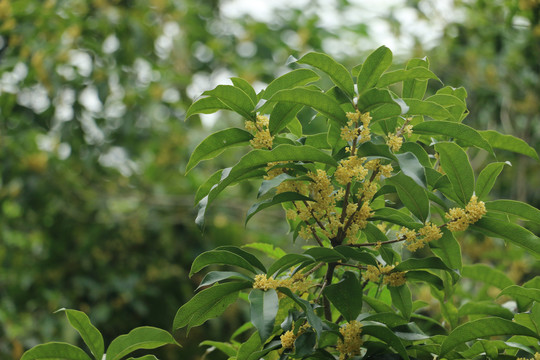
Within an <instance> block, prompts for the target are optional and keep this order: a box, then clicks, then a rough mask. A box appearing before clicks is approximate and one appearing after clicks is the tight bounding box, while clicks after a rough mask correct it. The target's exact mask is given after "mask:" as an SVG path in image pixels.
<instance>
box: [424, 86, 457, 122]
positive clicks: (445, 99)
mask: <svg viewBox="0 0 540 360" xmlns="http://www.w3.org/2000/svg"><path fill="white" fill-rule="evenodd" d="M426 101H431V102H434V103H437V104H439V105H441V106H443V107H444V108H445V109H446V110H448V112H450V114H452V120H453V121H454V122H457V123H459V122H461V120H462V119H463V118H464V113H465V112H466V111H467V105H466V104H465V103H464V102H463V101H462V100H461V99H459V98H458V97H456V96H454V95H450V94H441V93H437V94H436V95H433V96H430V97H428V98H427V99H426Z"/></svg>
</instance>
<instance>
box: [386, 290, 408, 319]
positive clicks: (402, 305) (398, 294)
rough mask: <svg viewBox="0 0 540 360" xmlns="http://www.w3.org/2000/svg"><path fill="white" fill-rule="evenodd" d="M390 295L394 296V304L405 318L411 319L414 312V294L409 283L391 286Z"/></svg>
mask: <svg viewBox="0 0 540 360" xmlns="http://www.w3.org/2000/svg"><path fill="white" fill-rule="evenodd" d="M388 290H390V295H391V296H392V305H394V306H395V307H396V308H397V309H398V310H399V311H400V312H401V315H402V316H403V318H405V319H407V320H408V319H410V317H411V312H412V294H411V290H410V289H409V287H408V286H407V284H404V285H401V286H389V287H388Z"/></svg>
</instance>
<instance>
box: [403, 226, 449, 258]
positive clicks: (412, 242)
mask: <svg viewBox="0 0 540 360" xmlns="http://www.w3.org/2000/svg"><path fill="white" fill-rule="evenodd" d="M418 235H420V236H421V238H420V237H418V236H417V235H416V232H415V231H414V230H409V229H407V228H405V227H403V228H401V231H400V232H399V236H400V237H401V236H403V237H405V242H406V243H407V249H409V251H416V250H418V249H421V248H423V247H424V245H425V244H427V243H428V242H430V241H433V240H438V239H440V238H441V237H442V233H441V230H440V229H439V227H438V226H437V225H435V224H432V223H429V222H428V223H427V224H426V225H425V226H424V227H423V228H421V229H420V230H418Z"/></svg>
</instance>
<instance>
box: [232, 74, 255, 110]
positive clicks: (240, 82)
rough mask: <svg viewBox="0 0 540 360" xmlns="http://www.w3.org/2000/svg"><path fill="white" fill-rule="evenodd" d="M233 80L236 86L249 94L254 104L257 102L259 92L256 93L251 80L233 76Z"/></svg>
mask: <svg viewBox="0 0 540 360" xmlns="http://www.w3.org/2000/svg"><path fill="white" fill-rule="evenodd" d="M231 81H232V83H233V85H234V86H235V87H237V88H239V89H240V90H242V91H243V92H245V93H246V95H247V96H249V98H250V99H251V101H252V102H253V104H257V102H258V101H257V93H255V90H254V89H253V87H252V86H251V84H250V83H249V82H247V81H246V80H245V79H242V78H239V77H232V78H231Z"/></svg>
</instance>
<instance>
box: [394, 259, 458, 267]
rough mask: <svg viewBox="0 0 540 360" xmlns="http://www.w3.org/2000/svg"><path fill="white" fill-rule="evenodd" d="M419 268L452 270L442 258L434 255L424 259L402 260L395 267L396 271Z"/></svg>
mask: <svg viewBox="0 0 540 360" xmlns="http://www.w3.org/2000/svg"><path fill="white" fill-rule="evenodd" d="M418 269H439V270H444V271H451V270H452V269H450V268H449V267H448V266H447V265H446V264H445V263H444V262H443V261H442V260H441V259H439V258H438V257H434V256H432V257H426V258H422V259H415V258H410V259H407V260H405V261H402V262H400V263H399V264H398V265H397V266H396V268H395V270H396V271H409V270H418Z"/></svg>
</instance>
